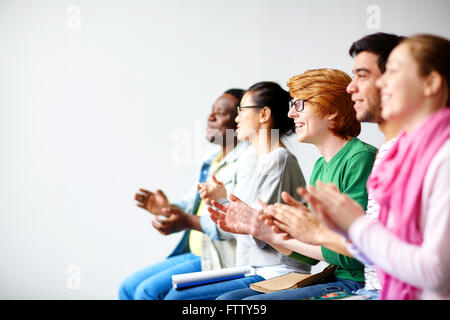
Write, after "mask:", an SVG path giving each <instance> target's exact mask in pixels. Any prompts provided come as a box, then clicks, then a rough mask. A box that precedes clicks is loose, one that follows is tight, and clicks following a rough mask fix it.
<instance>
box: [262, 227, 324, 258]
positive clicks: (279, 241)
mask: <svg viewBox="0 0 450 320" xmlns="http://www.w3.org/2000/svg"><path fill="white" fill-rule="evenodd" d="M263 241H264V240H263ZM266 242H267V243H268V244H270V245H271V246H272V247H274V248H275V249H277V250H278V251H279V252H281V253H282V254H284V255H287V256H288V255H290V254H291V253H292V252H293V251H295V252H298V253H300V254H302V255H305V256H307V257H310V258H313V259H316V260H321V261H324V258H323V255H322V250H321V247H320V246H314V245H310V244H307V243H304V242H301V241H299V240H297V239H292V238H291V239H288V240H284V239H283V238H282V236H281V235H280V234H275V233H273V234H272V236H270V237H267V238H266Z"/></svg>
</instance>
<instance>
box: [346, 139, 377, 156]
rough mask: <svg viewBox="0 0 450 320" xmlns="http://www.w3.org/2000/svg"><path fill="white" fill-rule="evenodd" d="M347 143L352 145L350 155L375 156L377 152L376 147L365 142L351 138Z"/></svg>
mask: <svg viewBox="0 0 450 320" xmlns="http://www.w3.org/2000/svg"><path fill="white" fill-rule="evenodd" d="M349 142H351V143H352V145H351V146H350V150H351V152H352V153H366V154H369V155H375V154H376V153H377V151H378V149H377V148H376V147H374V146H372V145H371V144H368V143H366V142H363V141H361V140H359V139H358V138H353V139H352V140H350V141H349Z"/></svg>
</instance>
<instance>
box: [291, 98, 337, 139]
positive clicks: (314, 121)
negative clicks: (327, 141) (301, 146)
mask: <svg viewBox="0 0 450 320" xmlns="http://www.w3.org/2000/svg"><path fill="white" fill-rule="evenodd" d="M304 107H305V108H304V110H303V111H301V112H298V111H297V110H295V108H291V109H290V110H289V113H288V117H289V118H291V119H294V123H295V133H296V134H297V140H298V141H299V142H304V143H312V144H314V145H317V144H318V143H319V142H320V141H322V139H323V138H324V137H325V136H326V135H328V134H329V133H330V131H329V126H330V121H329V120H328V118H327V117H326V116H323V117H321V116H319V115H317V114H316V113H315V112H314V110H313V108H312V105H311V102H308V101H305V102H304Z"/></svg>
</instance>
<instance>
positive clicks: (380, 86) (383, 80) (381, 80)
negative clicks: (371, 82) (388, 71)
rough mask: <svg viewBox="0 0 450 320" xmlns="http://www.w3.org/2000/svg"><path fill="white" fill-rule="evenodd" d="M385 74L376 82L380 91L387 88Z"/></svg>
mask: <svg viewBox="0 0 450 320" xmlns="http://www.w3.org/2000/svg"><path fill="white" fill-rule="evenodd" d="M384 75H385V74H383V75H382V76H381V77H379V78H378V79H377V80H376V81H375V86H376V87H377V88H378V89H382V88H383V87H384V86H385V84H386V81H385V79H384V78H385V76H384Z"/></svg>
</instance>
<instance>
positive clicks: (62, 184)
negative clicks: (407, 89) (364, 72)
mask: <svg viewBox="0 0 450 320" xmlns="http://www.w3.org/2000/svg"><path fill="white" fill-rule="evenodd" d="M370 6H376V7H375V10H379V16H377V11H371V10H372V8H373V7H370ZM368 9H369V11H367V10H368ZM449 12H450V2H449V1H448V0H442V1H438V0H430V1H406V0H404V1H387V0H378V1H376V0H373V1H365V0H346V1H337V0H336V1H332V0H329V1H325V0H316V1H300V0H295V1H294V0H289V1H288V0H279V1H275V0H270V1H269V0H266V1H257V0H242V1H237V0H234V1H230V0H229V1H220V2H219V1H206V0H204V1H200V0H190V1H182V0H172V1H162V0H160V1H136V0H133V1H125V0H123V1H106V0H96V1H95V0H72V1H65V0H59V1H56V0H42V1H23V0H10V1H7V0H1V1H0V150H1V154H0V214H1V221H0V237H1V238H0V259H1V263H0V299H116V297H117V288H118V286H119V283H120V282H121V280H122V279H123V278H124V277H126V276H127V275H128V274H130V273H132V272H134V271H136V270H137V269H139V268H142V267H144V266H147V265H150V264H153V263H156V262H158V261H160V260H161V259H163V258H164V257H165V256H166V255H167V254H168V253H169V251H170V250H171V249H172V248H173V246H174V245H175V244H176V243H177V241H178V240H179V238H180V236H181V234H176V235H172V236H168V237H164V236H162V235H160V234H159V233H157V232H156V231H155V230H154V229H153V228H152V227H151V225H150V216H149V215H147V214H145V213H144V211H142V210H141V209H139V208H137V207H136V206H135V201H134V200H133V196H134V193H135V192H136V191H137V189H138V188H139V187H145V188H148V189H155V188H161V189H163V190H165V191H166V193H167V194H168V196H169V198H170V199H176V198H177V197H179V196H180V195H181V194H183V193H184V192H185V191H186V189H187V188H188V187H189V186H190V185H191V183H192V182H193V181H194V180H195V178H196V176H197V169H198V166H199V164H200V156H201V153H202V152H203V151H205V150H206V149H207V148H209V146H208V145H207V143H206V142H205V141H204V138H203V130H204V127H205V124H206V122H205V117H206V115H207V113H208V112H209V110H210V108H211V105H212V103H213V102H214V100H215V99H216V98H217V97H218V96H219V95H220V94H221V93H222V92H223V91H224V90H226V89H228V88H230V87H242V88H247V87H249V86H250V85H251V84H253V83H255V82H257V81H262V80H272V81H277V82H279V83H280V84H281V85H282V86H284V87H285V88H286V86H285V83H286V81H287V80H288V79H289V78H290V77H291V76H293V75H296V74H299V73H302V72H304V71H305V70H307V69H311V68H316V67H331V68H339V69H342V70H344V71H347V72H348V73H351V69H352V65H353V61H352V59H351V58H350V57H349V55H348V53H347V52H348V49H349V47H350V45H351V43H352V42H353V41H354V40H357V39H359V38H361V37H362V36H364V35H366V34H368V33H372V32H376V31H384V32H394V33H399V34H403V35H411V34H414V33H417V32H429V33H435V34H439V35H443V36H446V37H447V38H448V37H450V22H449V19H448V13H449ZM377 18H379V19H377ZM378 27H379V28H378ZM180 134H183V138H182V139H181V140H180V139H179V137H180ZM361 138H362V139H363V140H365V141H367V142H369V143H372V144H374V145H376V146H378V144H379V143H380V142H381V140H382V136H381V134H380V133H379V132H378V131H377V127H376V126H374V125H364V126H363V131H362V134H361ZM288 145H289V147H291V150H292V151H293V152H294V153H295V154H296V155H297V158H298V160H299V162H300V165H301V167H302V169H303V171H304V173H305V176H306V177H307V179H309V176H310V173H311V170H312V167H313V164H314V161H315V160H316V159H317V158H318V157H319V154H318V153H317V151H316V150H315V149H314V147H312V146H310V145H300V144H299V143H297V142H296V141H295V139H290V140H289V143H288ZM180 147H186V150H188V151H189V153H190V154H189V153H188V154H187V155H186V157H184V158H181V159H180V158H179V157H178V156H177V150H179V149H180ZM180 162H181V163H180ZM71 266H74V268H75V269H71ZM77 272H79V273H77ZM74 275H79V276H80V278H79V279H80V280H81V281H80V282H79V284H80V287H76V286H75V287H73V284H74V283H73V282H71V281H70V280H71V279H72V278H71V277H72V276H74ZM71 284H72V285H71Z"/></svg>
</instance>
